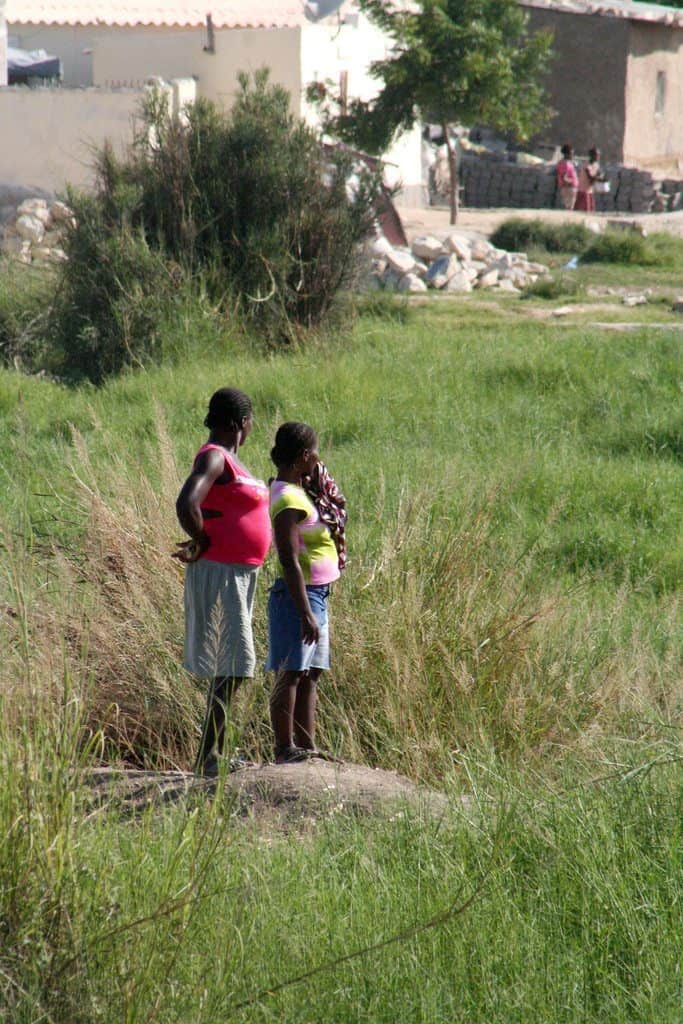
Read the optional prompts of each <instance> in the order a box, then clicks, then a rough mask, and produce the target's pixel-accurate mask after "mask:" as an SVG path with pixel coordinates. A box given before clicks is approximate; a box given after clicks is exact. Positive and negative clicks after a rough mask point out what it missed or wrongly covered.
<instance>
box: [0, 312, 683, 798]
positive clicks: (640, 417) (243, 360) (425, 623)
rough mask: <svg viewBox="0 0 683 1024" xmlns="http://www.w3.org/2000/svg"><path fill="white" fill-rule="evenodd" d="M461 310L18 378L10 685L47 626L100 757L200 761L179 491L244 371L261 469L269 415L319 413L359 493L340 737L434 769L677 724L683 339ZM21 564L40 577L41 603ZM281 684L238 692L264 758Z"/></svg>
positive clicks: (328, 702)
mask: <svg viewBox="0 0 683 1024" xmlns="http://www.w3.org/2000/svg"><path fill="white" fill-rule="evenodd" d="M452 315H453V314H452V312H445V311H441V310H437V311H436V312H435V313H433V314H429V316H428V318H427V319H426V320H425V322H422V323H421V322H419V321H409V323H408V324H407V325H406V326H404V327H402V326H401V325H394V324H392V323H391V322H389V323H387V322H386V321H385V320H384V319H377V318H376V317H367V318H365V319H363V320H361V321H360V323H359V325H358V327H357V329H356V332H355V334H354V336H353V337H352V340H351V344H350V345H349V347H348V349H347V350H345V351H344V352H343V353H336V354H335V359H334V361H332V360H331V359H330V350H329V348H327V347H326V346H325V345H320V346H319V348H315V347H310V348H309V349H308V350H307V351H306V352H303V351H302V352H301V353H292V354H290V355H287V356H284V355H271V356H270V357H267V358H264V356H263V355H262V354H259V353H258V352H257V351H254V350H250V349H249V348H248V347H246V346H244V347H242V348H240V347H239V341H238V340H236V339H229V338H226V339H221V341H220V345H222V346H224V348H223V349H222V350H223V351H225V353H226V355H225V356H224V357H223V358H224V360H225V361H224V362H222V361H221V362H217V361H216V359H215V358H211V357H210V356H207V357H203V356H201V355H198V356H197V357H196V359H195V360H194V361H193V362H192V363H191V364H190V366H191V370H190V371H189V372H182V371H180V372H179V366H169V367H166V368H165V369H160V370H156V371H153V372H148V373H141V374H130V375H128V376H124V377H122V378H120V379H119V380H118V381H117V382H115V383H112V384H109V385H107V386H106V387H105V388H103V389H100V390H97V391H96V390H94V389H90V388H82V389H78V390H72V391H69V390H66V389H64V388H63V387H60V386H58V385H55V384H53V383H50V382H49V381H46V380H41V379H27V378H23V377H21V376H19V375H12V374H5V376H4V377H3V378H0V402H2V404H3V406H4V412H5V417H4V421H3V422H4V425H5V426H4V434H3V435H2V443H3V452H4V458H5V460H6V467H7V468H6V481H7V484H8V486H7V489H6V498H5V505H4V513H3V516H4V518H3V527H2V528H3V535H4V538H5V549H6V557H5V570H6V576H7V580H6V582H5V583H4V584H3V595H2V600H3V602H4V605H5V607H6V608H7V609H8V610H9V614H8V615H7V616H6V617H5V620H4V622H3V624H2V627H1V628H2V630H3V639H4V643H5V648H6V650H7V651H8V656H7V658H6V659H5V663H4V666H3V669H2V670H0V672H1V678H2V683H1V685H2V689H3V692H4V693H5V694H7V695H8V707H11V706H12V702H13V700H14V697H13V695H14V694H15V691H16V686H15V683H14V680H15V679H16V677H17V659H18V657H19V655H18V651H19V640H18V638H19V634H20V632H21V630H22V629H26V630H28V632H29V637H30V649H31V657H32V659H33V662H34V664H35V668H34V671H35V673H36V674H37V675H40V676H42V678H44V679H45V685H46V687H47V688H48V689H49V688H50V685H51V684H50V683H49V681H50V680H52V679H56V680H59V679H60V678H61V673H62V669H63V663H64V661H65V660H66V663H67V665H68V668H69V672H70V673H71V675H72V676H73V677H74V678H78V679H79V680H80V681H81V682H80V684H79V685H81V687H82V689H83V692H84V693H86V692H87V694H88V696H87V708H88V715H87V730H86V732H88V731H89V732H90V733H92V732H94V731H97V729H102V730H103V731H104V734H105V739H106V756H107V757H112V756H118V757H120V758H122V759H124V760H126V761H128V762H129V763H135V764H140V763H143V764H153V765H154V764H156V765H170V766H173V765H185V766H186V765H189V764H190V763H191V758H192V752H193V748H194V746H195V744H196V740H197V735H196V733H197V728H198V721H199V718H200V715H201V705H202V695H201V692H200V691H199V690H198V689H197V688H196V687H195V686H194V685H193V684H192V682H191V681H190V680H188V679H187V677H186V676H185V675H184V673H183V670H182V668H181V665H180V662H181V644H182V594H181V588H182V570H181V569H180V568H179V567H178V566H177V565H176V564H175V563H174V562H172V560H171V559H170V557H169V556H170V552H171V550H172V549H173V542H174V540H175V538H176V536H177V535H178V529H177V526H176V524H175V520H174V514H173V502H174V498H175V495H176V493H177V490H178V488H179V485H180V481H181V480H182V478H183V476H184V474H185V473H186V472H187V469H188V468H189V466H190V462H191V458H192V455H193V453H194V451H196V449H197V447H198V446H199V444H200V443H201V442H202V440H203V430H202V428H201V426H200V424H201V421H202V419H203V416H204V413H205V405H206V400H207V397H208V395H209V394H210V393H211V392H212V391H213V390H214V389H215V387H216V386H218V385H219V384H223V383H226V382H228V383H236V384H239V385H240V386H242V387H244V388H245V389H246V390H247V391H248V392H249V393H250V394H251V395H252V396H253V399H254V403H255V408H256V414H257V426H256V430H255V432H254V434H253V435H252V437H251V439H250V442H249V445H248V447H247V449H245V452H244V457H245V459H246V460H247V464H248V465H250V466H251V467H253V469H254V470H255V471H258V472H259V473H260V474H261V475H263V476H267V475H268V474H269V472H270V469H269V466H268V461H267V455H266V452H267V450H268V447H269V445H270V438H271V437H272V435H273V432H274V429H275V427H276V425H277V424H278V423H279V422H280V421H282V420H283V419H285V418H288V417H294V418H302V419H307V420H310V421H311V422H313V423H314V424H315V425H316V427H317V428H318V429H319V431H320V434H321V445H322V448H321V450H322V451H323V453H324V456H325V458H326V459H327V460H328V462H329V464H330V465H331V467H332V469H333V471H334V472H335V474H336V475H337V476H338V478H339V480H340V482H341V484H342V486H343V488H344V490H345V492H346V493H347V495H348V497H349V502H350V508H351V525H350V544H351V549H350V550H351V562H350V566H349V569H348V571H347V573H346V576H345V578H344V580H342V582H341V583H340V585H339V587H338V588H337V589H336V592H335V594H334V597H333V606H332V607H333V620H334V629H335V641H334V647H335V662H334V671H333V673H332V674H331V676H330V681H329V682H328V683H326V684H325V686H324V687H323V689H322V709H321V714H322V737H323V739H324V741H325V742H326V743H329V745H330V746H331V747H333V748H334V749H337V750H338V751H339V752H340V753H342V754H343V755H344V756H348V757H354V758H357V759H360V760H369V761H370V762H371V763H374V764H382V765H385V766H390V767H395V768H399V769H402V770H404V771H407V772H408V773H409V774H412V775H414V776H416V777H420V778H431V779H439V778H442V777H443V776H444V774H445V773H447V772H448V771H449V769H450V766H451V765H452V759H453V756H454V753H455V752H457V751H462V750H467V751H472V750H482V751H486V752H495V754H496V755H497V756H501V755H502V756H505V757H509V758H511V759H512V760H513V761H518V760H519V759H525V758H531V759H533V760H537V761H539V762H545V761H547V760H548V759H549V760H550V762H552V760H553V755H552V752H553V751H558V750H564V749H571V748H584V747H586V746H591V745H592V744H595V743H598V742H599V740H600V737H601V736H604V735H609V734H610V733H611V732H612V731H613V730H614V729H617V730H627V731H629V730H630V731H633V732H634V733H636V734H637V732H638V727H637V726H636V725H634V724H633V723H634V721H635V720H640V719H642V718H647V717H648V716H651V715H652V714H655V715H659V716H662V717H663V718H664V720H670V718H671V716H672V715H674V714H675V713H676V710H677V708H678V707H679V706H680V703H679V702H680V693H679V690H678V687H677V683H676V681H677V679H678V678H679V677H678V673H679V671H680V659H679V654H678V653H677V652H678V646H677V636H678V635H679V634H678V632H677V631H678V629H679V626H678V618H677V616H678V601H677V588H678V585H679V583H680V573H681V548H680V534H679V523H680V505H681V502H680V494H681V489H680V477H681V471H680V452H681V447H680V444H681V441H680V439H681V428H680V425H679V424H680V413H679V401H678V392H677V384H676V363H677V359H678V355H679V348H680V343H679V341H678V337H677V336H676V335H672V336H670V337H667V336H666V335H663V336H662V335H661V334H660V335H658V336H657V337H656V338H653V337H651V336H648V334H647V332H646V329H645V328H644V329H643V333H642V335H641V334H638V335H636V336H628V337H621V336H620V337H615V336H610V338H609V340H608V341H606V340H605V339H603V338H601V337H600V336H595V335H592V334H590V333H588V332H586V331H583V330H578V331H576V332H570V331H566V330H565V331H563V332H562V333H561V334H560V333H557V332H555V331H553V330H552V329H548V328H547V327H544V326H539V325H521V326H519V325H515V326H511V327H510V328H509V329H508V330H506V332H505V333H504V334H501V332H500V330H499V329H498V327H497V325H496V321H491V324H490V326H482V327H480V329H479V331H478V334H476V335H474V334H473V332H472V330H471V329H469V328H462V329H458V327H457V324H453V323H452V322H451V321H449V317H450V318H452ZM218 350H221V349H220V347H219V349H218ZM179 365H181V364H179ZM274 572H275V566H274V564H273V563H272V562H271V563H270V564H269V566H268V567H267V568H266V570H265V573H264V579H263V581H262V589H261V594H262V595H263V593H264V591H265V587H266V586H267V583H268V580H269V579H270V578H272V575H273V574H274ZM10 576H13V577H14V578H16V579H19V578H20V579H21V580H22V584H21V585H22V587H23V589H24V590H25V591H26V593H27V595H28V596H27V598H26V599H24V605H25V607H27V608H29V607H30V608H31V612H30V614H29V616H28V619H27V622H26V624H25V625H23V624H22V625H21V626H20V623H21V621H22V620H21V618H20V617H18V616H17V597H16V595H15V593H14V592H13V589H12V586H11V585H10V579H9V577H10ZM264 604H265V602H264V601H263V600H261V601H259V605H258V611H257V619H256V627H257V636H258V640H259V646H260V650H261V651H263V649H264V646H265V635H264V634H265V624H264ZM266 689H267V682H266V680H265V679H264V678H263V676H262V675H259V676H258V677H257V680H256V681H255V683H254V684H253V685H252V686H251V687H249V688H248V689H247V690H246V691H245V693H244V694H243V696H242V697H241V699H240V701H239V702H238V708H237V711H236V713H237V715H238V726H239V729H240V731H241V733H242V735H243V737H244V745H245V746H246V747H247V748H248V749H249V750H250V751H252V752H253V753H254V754H255V755H258V756H263V755H264V754H267V753H268V751H269V745H270V739H269V731H268V728H267V726H266V724H265V723H266V721H267V713H266V697H265V691H266ZM84 699H85V698H84ZM17 701H18V702H19V703H20V702H21V701H20V696H18V697H17Z"/></svg>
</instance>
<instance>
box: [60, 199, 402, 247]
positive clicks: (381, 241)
mask: <svg viewBox="0 0 683 1024" xmlns="http://www.w3.org/2000/svg"><path fill="white" fill-rule="evenodd" d="M62 206H64V204H63V203H62ZM64 209H66V210H68V209H69V208H68V206H65V207H64ZM52 215H53V217H55V215H54V209H53V214H52ZM60 219H61V220H68V216H67V217H61V216H60V218H57V217H55V220H60ZM393 250H394V247H393V245H392V244H391V242H390V241H389V239H388V238H385V237H384V235H378V236H377V238H373V240H372V241H371V242H370V254H371V255H372V256H377V257H378V258H381V257H382V256H387V255H388V254H389V253H390V252H393Z"/></svg>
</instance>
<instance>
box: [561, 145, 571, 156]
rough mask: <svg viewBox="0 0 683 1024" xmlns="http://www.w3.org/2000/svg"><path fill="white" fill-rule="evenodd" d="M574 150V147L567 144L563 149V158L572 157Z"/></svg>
mask: <svg viewBox="0 0 683 1024" xmlns="http://www.w3.org/2000/svg"><path fill="white" fill-rule="evenodd" d="M572 149H573V147H572V145H571V143H569V142H565V144H564V146H563V147H562V156H563V157H570V156H571V154H572Z"/></svg>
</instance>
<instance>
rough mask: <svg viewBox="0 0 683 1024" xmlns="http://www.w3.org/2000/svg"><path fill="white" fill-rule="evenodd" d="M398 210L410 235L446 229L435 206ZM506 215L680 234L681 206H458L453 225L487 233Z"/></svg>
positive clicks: (682, 235) (441, 212) (444, 212)
mask: <svg viewBox="0 0 683 1024" xmlns="http://www.w3.org/2000/svg"><path fill="white" fill-rule="evenodd" d="M398 212H399V214H400V215H401V220H402V221H403V227H404V228H405V232H406V234H407V236H408V239H409V240H410V239H412V238H414V237H415V235H419V234H424V233H426V232H429V233H434V234H443V233H445V232H447V231H448V230H449V229H450V224H449V215H448V210H446V209H441V208H437V207H431V206H430V207H425V208H424V209H420V208H416V207H401V206H400V207H398ZM510 217H521V218H523V219H524V220H534V219H540V220H543V221H545V222H546V223H548V224H562V223H565V222H571V223H576V221H577V220H584V221H585V220H597V221H606V220H624V221H631V222H633V221H637V222H638V223H639V224H642V225H643V227H644V228H645V229H646V230H647V232H648V233H649V234H652V233H654V232H655V231H665V232H667V233H669V234H671V235H677V236H678V237H679V238H683V210H678V211H676V213H647V214H640V215H637V214H626V213H600V214H595V213H567V212H566V210H517V209H511V208H503V209H477V210H473V209H462V210H461V211H460V214H459V216H458V223H457V225H456V228H457V229H461V230H463V231H467V232H469V231H476V232H478V233H480V234H482V235H485V236H486V237H488V236H489V235H491V234H492V232H494V231H495V230H496V228H497V227H498V225H499V224H502V223H503V221H504V220H508V219H509V218H510Z"/></svg>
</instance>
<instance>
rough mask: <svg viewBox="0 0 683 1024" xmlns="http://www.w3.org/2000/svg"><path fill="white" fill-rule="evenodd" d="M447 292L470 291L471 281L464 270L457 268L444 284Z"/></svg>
mask: <svg viewBox="0 0 683 1024" xmlns="http://www.w3.org/2000/svg"><path fill="white" fill-rule="evenodd" d="M445 290H446V291H447V292H471V291H472V281H471V280H470V278H469V276H468V275H467V274H466V273H465V271H464V270H459V271H458V272H457V273H456V274H453V277H452V278H451V279H450V281H448V282H447V284H446V289H445Z"/></svg>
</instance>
